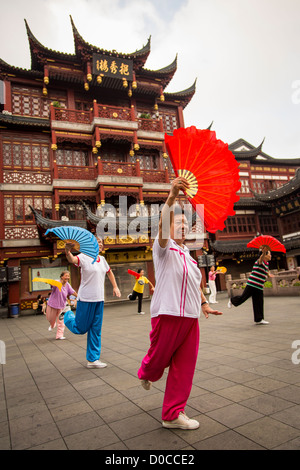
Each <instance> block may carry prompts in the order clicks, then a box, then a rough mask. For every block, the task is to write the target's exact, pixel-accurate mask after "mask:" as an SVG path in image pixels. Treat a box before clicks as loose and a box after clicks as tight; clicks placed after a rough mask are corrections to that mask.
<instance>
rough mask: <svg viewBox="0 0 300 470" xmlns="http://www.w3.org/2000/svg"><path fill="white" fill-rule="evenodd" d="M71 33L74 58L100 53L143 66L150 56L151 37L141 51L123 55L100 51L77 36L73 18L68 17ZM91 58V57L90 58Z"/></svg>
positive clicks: (121, 53)
mask: <svg viewBox="0 0 300 470" xmlns="http://www.w3.org/2000/svg"><path fill="white" fill-rule="evenodd" d="M70 20H71V25H72V31H73V36H74V44H75V54H76V57H77V58H79V57H85V58H87V56H91V55H92V54H93V53H102V54H107V55H115V56H118V57H123V58H124V59H125V58H126V59H133V60H135V59H137V60H136V62H137V64H138V65H139V66H142V65H144V64H145V62H146V60H147V58H148V55H149V54H150V46H151V36H150V37H149V38H148V41H147V43H146V45H144V46H143V47H142V48H141V49H138V50H136V51H135V52H131V53H123V52H116V51H107V50H104V49H101V48H99V47H97V46H94V45H92V44H90V43H88V42H87V41H85V40H84V39H83V37H82V36H81V35H80V34H79V32H78V29H77V28H76V26H75V24H74V21H73V18H72V16H71V15H70ZM90 58H91V57H90Z"/></svg>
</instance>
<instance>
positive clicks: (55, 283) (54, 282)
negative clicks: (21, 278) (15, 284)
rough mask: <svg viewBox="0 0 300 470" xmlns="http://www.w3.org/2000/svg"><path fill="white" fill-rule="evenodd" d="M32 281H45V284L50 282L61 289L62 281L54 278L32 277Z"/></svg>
mask: <svg viewBox="0 0 300 470" xmlns="http://www.w3.org/2000/svg"><path fill="white" fill-rule="evenodd" d="M32 282H45V283H46V284H50V286H56V287H58V288H59V290H60V291H61V288H62V283H61V282H59V281H55V279H45V278H44V277H35V278H34V279H32Z"/></svg>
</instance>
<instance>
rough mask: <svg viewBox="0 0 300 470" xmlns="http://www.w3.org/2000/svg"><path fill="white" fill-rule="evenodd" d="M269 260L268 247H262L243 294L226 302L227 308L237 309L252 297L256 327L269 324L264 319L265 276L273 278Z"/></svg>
mask: <svg viewBox="0 0 300 470" xmlns="http://www.w3.org/2000/svg"><path fill="white" fill-rule="evenodd" d="M271 258H272V255H271V251H270V250H269V247H266V246H265V247H263V248H262V253H261V255H260V257H259V258H258V260H257V261H256V262H255V263H254V266H253V269H252V272H251V274H250V276H249V278H248V281H247V285H246V287H245V290H244V292H243V294H242V295H236V296H235V297H231V299H229V301H228V308H231V307H232V305H234V306H235V307H238V306H239V305H241V304H243V303H244V302H246V300H247V299H249V298H250V297H252V305H253V313H254V322H255V323H256V325H268V323H269V322H268V321H266V320H265V319H264V283H265V280H266V278H267V276H270V277H274V276H273V274H271V273H270V272H269V261H270V260H271Z"/></svg>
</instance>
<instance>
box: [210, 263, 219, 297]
mask: <svg viewBox="0 0 300 470" xmlns="http://www.w3.org/2000/svg"><path fill="white" fill-rule="evenodd" d="M217 274H219V272H218V271H216V269H215V266H211V267H210V270H209V273H208V285H209V288H210V296H209V303H211V304H217V303H218V302H217V299H216V297H217V287H216V277H217Z"/></svg>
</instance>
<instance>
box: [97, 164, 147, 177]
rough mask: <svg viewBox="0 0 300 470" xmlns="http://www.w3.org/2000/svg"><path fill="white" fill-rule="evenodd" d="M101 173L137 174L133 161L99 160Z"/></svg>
mask: <svg viewBox="0 0 300 470" xmlns="http://www.w3.org/2000/svg"><path fill="white" fill-rule="evenodd" d="M101 164H102V172H101V174H103V175H117V176H139V171H138V167H137V165H136V164H135V163H127V162H108V161H101Z"/></svg>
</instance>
